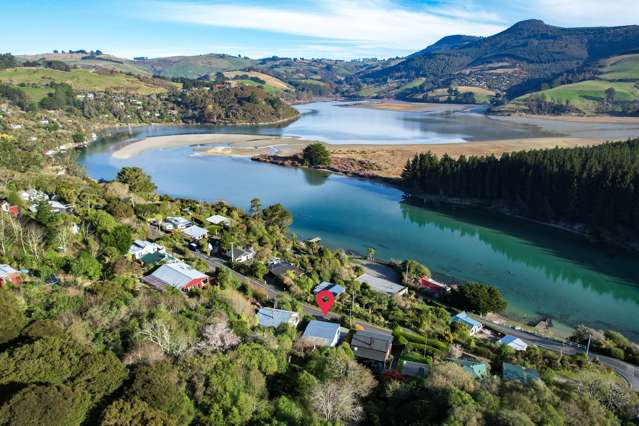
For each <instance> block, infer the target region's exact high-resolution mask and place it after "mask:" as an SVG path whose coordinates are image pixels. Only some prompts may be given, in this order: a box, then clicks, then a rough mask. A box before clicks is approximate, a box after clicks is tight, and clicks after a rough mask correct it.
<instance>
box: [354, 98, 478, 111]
mask: <svg viewBox="0 0 639 426" xmlns="http://www.w3.org/2000/svg"><path fill="white" fill-rule="evenodd" d="M476 106H477V105H469V104H444V103H426V102H403V101H395V100H383V101H366V102H356V103H352V104H349V105H347V107H350V108H368V109H381V110H387V111H406V112H411V111H415V112H447V111H465V110H468V109H470V108H473V107H476Z"/></svg>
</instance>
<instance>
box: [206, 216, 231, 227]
mask: <svg viewBox="0 0 639 426" xmlns="http://www.w3.org/2000/svg"><path fill="white" fill-rule="evenodd" d="M206 221H207V222H208V223H212V224H213V225H224V226H231V219H230V218H228V217H226V216H222V215H219V214H214V215H213V216H211V217H207V218H206Z"/></svg>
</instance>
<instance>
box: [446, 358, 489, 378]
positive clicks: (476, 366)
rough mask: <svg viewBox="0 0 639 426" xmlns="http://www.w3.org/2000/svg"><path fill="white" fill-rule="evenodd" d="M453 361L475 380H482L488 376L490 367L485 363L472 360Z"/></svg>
mask: <svg viewBox="0 0 639 426" xmlns="http://www.w3.org/2000/svg"><path fill="white" fill-rule="evenodd" d="M452 361H453V362H454V363H456V364H457V365H459V366H460V367H462V368H463V369H464V371H465V372H467V373H469V374H470V375H471V376H473V377H474V378H475V379H481V378H483V377H486V375H487V374H488V366H487V365H486V363H484V362H479V361H473V360H470V359H454V360H452Z"/></svg>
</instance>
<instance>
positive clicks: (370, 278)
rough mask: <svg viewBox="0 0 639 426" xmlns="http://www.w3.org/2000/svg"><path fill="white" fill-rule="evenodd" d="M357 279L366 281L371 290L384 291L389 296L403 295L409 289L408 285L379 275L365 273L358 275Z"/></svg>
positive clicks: (362, 281) (361, 282) (362, 282)
mask: <svg viewBox="0 0 639 426" xmlns="http://www.w3.org/2000/svg"><path fill="white" fill-rule="evenodd" d="M357 281H359V283H360V284H364V283H366V284H367V285H368V286H369V287H370V288H371V290H374V291H377V292H379V293H384V294H386V295H388V296H394V295H399V296H403V295H404V294H406V292H407V291H408V288H407V287H404V286H403V285H400V284H397V283H394V282H392V281H390V280H387V279H386V278H384V277H382V276H378V275H371V274H363V275H361V276H359V277H357Z"/></svg>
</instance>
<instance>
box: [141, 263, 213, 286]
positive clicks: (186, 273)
mask: <svg viewBox="0 0 639 426" xmlns="http://www.w3.org/2000/svg"><path fill="white" fill-rule="evenodd" d="M142 281H144V282H145V283H147V284H150V285H153V286H158V287H169V286H170V287H175V288H177V289H180V290H182V291H188V290H191V289H193V288H202V287H204V286H206V284H208V281H209V277H208V276H207V275H205V274H203V273H202V272H200V271H198V270H196V269H195V268H193V267H191V266H189V265H187V264H186V263H183V262H175V263H167V264H165V265H162V266H160V267H159V268H158V269H156V270H155V271H154V272H153V273H152V274H150V275H147V276H146V277H143V278H142Z"/></svg>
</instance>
